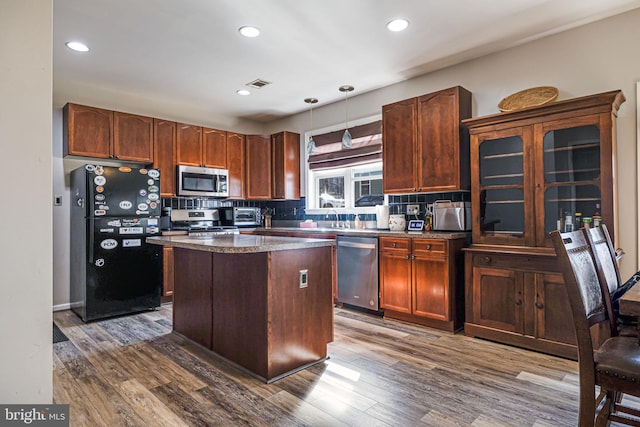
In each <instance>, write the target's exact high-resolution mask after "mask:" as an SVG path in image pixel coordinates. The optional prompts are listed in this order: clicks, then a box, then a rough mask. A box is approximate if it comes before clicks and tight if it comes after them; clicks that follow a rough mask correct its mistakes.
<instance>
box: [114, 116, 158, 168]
mask: <svg viewBox="0 0 640 427" xmlns="http://www.w3.org/2000/svg"><path fill="white" fill-rule="evenodd" d="M113 158H115V159H118V160H128V161H133V162H140V163H151V162H153V118H151V117H144V116H137V115H135V114H127V113H121V112H119V111H114V112H113Z"/></svg>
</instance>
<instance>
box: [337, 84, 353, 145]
mask: <svg viewBox="0 0 640 427" xmlns="http://www.w3.org/2000/svg"><path fill="white" fill-rule="evenodd" d="M338 90H339V91H340V92H344V105H345V120H344V121H345V126H344V134H343V135H342V148H351V133H350V132H349V92H351V91H352V90H353V86H349V85H344V86H340V87H339V88H338Z"/></svg>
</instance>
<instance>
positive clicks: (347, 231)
mask: <svg viewBox="0 0 640 427" xmlns="http://www.w3.org/2000/svg"><path fill="white" fill-rule="evenodd" d="M240 231H247V232H249V231H251V232H257V233H260V234H268V233H272V232H273V233H274V234H278V233H286V232H292V233H305V234H315V233H318V234H330V235H340V236H375V237H419V238H424V239H445V240H452V239H466V238H471V231H418V232H414V231H391V230H379V229H377V228H365V229H355V228H329V227H321V228H320V227H319V228H306V227H271V228H262V227H256V228H242V229H240Z"/></svg>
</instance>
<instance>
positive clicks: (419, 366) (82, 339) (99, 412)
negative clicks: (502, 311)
mask: <svg viewBox="0 0 640 427" xmlns="http://www.w3.org/2000/svg"><path fill="white" fill-rule="evenodd" d="M54 321H55V322H56V324H57V325H58V326H59V327H60V329H61V330H62V331H63V332H64V333H65V334H66V335H67V336H68V337H69V341H65V342H61V343H57V344H54V345H53V348H54V361H53V373H54V374H53V381H54V383H53V389H54V403H70V411H71V425H72V426H84V425H87V426H118V425H127V426H150V425H165V426H182V425H189V426H191V425H193V426H207V425H220V426H236V425H244V426H304V425H308V426H341V425H345V426H346V425H350V426H367V427H374V426H415V425H425V426H428V425H431V426H438V427H440V426H491V427H495V426H536V427H543V426H574V425H576V423H577V410H578V409H577V408H578V375H577V363H576V362H573V361H570V360H565V359H561V358H557V357H553V356H547V355H543V354H539V353H534V352H530V351H527V350H522V349H517V348H513V347H509V346H505V345H501V344H497V343H492V342H488V341H483V340H480V339H474V338H469V337H466V336H464V335H463V334H455V335H453V334H450V333H447V332H441V331H438V330H434V329H429V328H426V327H421V326H413V325H410V324H406V323H402V322H398V321H393V320H383V319H381V318H378V317H375V316H370V315H367V314H363V313H360V312H355V311H351V310H346V309H339V308H336V309H335V341H334V342H333V343H331V344H330V345H329V356H330V359H329V360H327V361H326V362H325V363H321V364H317V365H315V366H312V367H311V368H308V369H306V370H304V371H301V372H298V373H296V374H294V375H291V376H289V377H286V378H284V379H282V380H280V381H277V382H275V383H273V384H270V385H267V384H264V383H262V382H261V381H259V380H257V379H254V378H253V377H251V376H249V375H248V374H246V373H244V372H242V371H240V370H239V369H236V368H234V367H233V366H230V365H228V364H227V363H225V362H224V361H221V360H219V359H217V358H216V357H215V356H213V355H211V354H210V353H208V352H206V351H205V350H203V349H202V348H200V347H199V346H197V345H195V344H193V343H191V342H189V341H187V340H185V339H183V338H182V337H180V336H178V335H176V334H172V333H171V305H170V304H165V305H163V306H162V308H161V309H160V310H158V311H154V312H148V313H143V314H139V315H134V316H127V317H121V318H115V319H109V320H105V321H98V322H93V323H89V324H84V323H82V322H81V321H80V319H79V318H78V317H76V315H75V314H73V313H72V312H70V311H64V312H56V313H54Z"/></svg>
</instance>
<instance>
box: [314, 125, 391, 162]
mask: <svg viewBox="0 0 640 427" xmlns="http://www.w3.org/2000/svg"><path fill="white" fill-rule="evenodd" d="M349 133H351V140H352V145H351V148H347V149H343V148H342V134H344V130H338V131H334V132H329V133H324V134H321V135H315V136H314V137H313V139H314V141H315V142H316V152H315V153H314V154H312V155H310V156H309V169H311V170H315V169H330V168H337V167H345V166H355V165H359V164H364V163H371V162H375V161H380V160H382V120H378V121H376V122H372V123H367V124H364V125H360V126H354V127H351V128H349Z"/></svg>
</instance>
